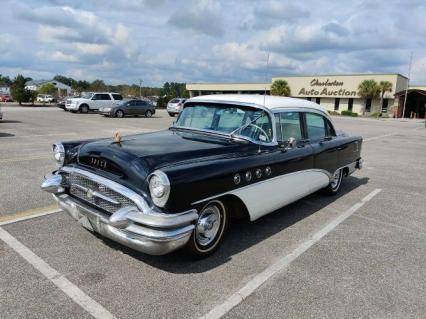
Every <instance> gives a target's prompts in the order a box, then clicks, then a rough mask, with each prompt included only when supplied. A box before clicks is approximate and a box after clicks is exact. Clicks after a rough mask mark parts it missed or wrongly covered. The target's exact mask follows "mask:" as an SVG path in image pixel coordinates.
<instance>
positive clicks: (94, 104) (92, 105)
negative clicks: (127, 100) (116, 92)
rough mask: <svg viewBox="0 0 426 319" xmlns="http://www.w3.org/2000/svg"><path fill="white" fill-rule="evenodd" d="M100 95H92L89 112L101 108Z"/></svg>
mask: <svg viewBox="0 0 426 319" xmlns="http://www.w3.org/2000/svg"><path fill="white" fill-rule="evenodd" d="M101 95H102V94H100V93H96V94H93V96H92V102H91V103H90V109H91V110H98V109H99V108H100V107H101V103H102V100H101Z"/></svg>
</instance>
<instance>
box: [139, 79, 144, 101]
mask: <svg viewBox="0 0 426 319" xmlns="http://www.w3.org/2000/svg"><path fill="white" fill-rule="evenodd" d="M142 83H143V81H142V80H139V98H140V99H141V100H142Z"/></svg>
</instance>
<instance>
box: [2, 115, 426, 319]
mask: <svg viewBox="0 0 426 319" xmlns="http://www.w3.org/2000/svg"><path fill="white" fill-rule="evenodd" d="M3 112H4V120H3V121H2V122H0V149H1V151H0V239H2V240H0V317H1V318H28V317H31V318H48V317H49V318H51V317H60V318H76V317H78V318H90V317H97V318H106V317H108V316H110V317H116V318H199V317H202V316H206V317H208V318H218V317H219V316H222V315H223V316H224V317H226V318H284V317H289V318H301V317H312V318H318V317H331V318H342V317H351V318H353V317H356V318H358V317H374V318H408V317H410V318H425V317H426V196H425V189H426V178H425V176H426V129H425V126H424V125H425V124H424V121H420V120H414V121H411V120H404V121H401V120H375V119H353V118H335V121H334V122H335V125H336V127H337V129H340V130H343V131H346V132H348V133H350V134H359V135H362V136H363V137H364V144H363V148H362V155H363V158H364V159H365V167H364V169H363V170H361V171H357V172H356V173H355V174H354V175H352V176H351V177H349V178H347V179H345V180H344V182H343V185H342V188H341V192H340V193H339V195H338V196H336V197H324V196H323V195H321V194H313V195H311V196H309V197H306V198H304V199H302V200H300V201H298V202H296V203H294V204H292V205H289V206H287V207H285V208H283V209H280V210H279V211H277V212H275V213H272V214H270V215H267V216H265V217H264V218H261V219H260V220H258V221H256V222H254V223H247V222H244V221H234V222H232V223H231V225H230V229H229V231H228V235H227V237H226V239H225V242H224V244H223V246H222V247H221V249H220V250H219V251H218V252H217V253H216V254H215V255H213V256H212V257H210V258H208V259H205V260H202V261H197V262H194V261H188V260H185V259H184V258H183V257H181V256H180V255H179V254H176V253H175V254H171V255H167V256H159V257H158V256H157V257H155V256H148V255H144V254H140V253H137V252H134V251H131V250H129V249H126V248H124V247H121V246H119V245H117V244H115V243H114V242H111V241H108V240H103V239H102V238H100V237H98V236H95V235H93V234H91V233H90V232H88V231H86V230H84V229H83V228H82V227H80V226H79V225H78V224H77V223H76V222H74V220H72V219H71V218H70V217H68V216H67V215H66V214H65V213H63V212H55V213H50V214H46V215H42V214H44V213H46V212H53V211H55V206H54V205H53V204H54V202H53V199H51V198H50V196H48V195H47V194H45V193H43V192H42V191H41V190H40V189H39V184H40V182H41V180H42V178H43V176H44V175H45V174H46V173H49V172H50V171H52V170H54V169H55V164H54V162H53V160H52V155H51V144H52V143H53V142H56V141H60V140H74V139H83V138H93V137H106V136H112V135H113V133H114V132H115V131H117V130H118V131H120V132H121V133H122V135H126V134H133V133H137V132H142V133H143V132H149V131H154V130H159V129H165V128H167V127H168V126H169V125H170V123H171V122H172V121H173V119H172V118H170V117H169V116H168V115H167V113H166V112H165V111H161V110H160V111H158V112H157V114H156V115H155V116H154V117H153V118H149V119H148V118H143V117H140V118H124V119H114V118H103V117H101V116H99V115H97V114H71V113H68V112H64V111H62V110H60V109H57V108H52V107H50V108H49V107H46V108H31V107H26V108H19V107H4V108H3ZM37 214H40V215H42V216H38V217H35V218H28V217H31V216H32V217H33V216H37ZM26 218H28V219H26ZM19 219H22V220H19ZM66 292H68V293H66ZM70 295H71V296H73V297H71V296H70Z"/></svg>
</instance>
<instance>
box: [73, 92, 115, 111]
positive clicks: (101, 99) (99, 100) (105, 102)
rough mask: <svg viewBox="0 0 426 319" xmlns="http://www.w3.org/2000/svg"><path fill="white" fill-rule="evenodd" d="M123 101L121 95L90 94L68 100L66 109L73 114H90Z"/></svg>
mask: <svg viewBox="0 0 426 319" xmlns="http://www.w3.org/2000/svg"><path fill="white" fill-rule="evenodd" d="M122 99H123V97H122V96H121V94H119V93H110V92H94V93H93V92H90V93H86V94H85V95H83V96H82V97H80V98H73V99H67V102H66V104H65V108H66V109H67V110H68V111H71V112H80V113H88V112H89V111H97V110H99V108H101V107H113V106H115V105H117V103H118V102H119V101H121V100H122Z"/></svg>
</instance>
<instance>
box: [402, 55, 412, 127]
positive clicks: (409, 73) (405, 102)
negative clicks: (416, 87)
mask: <svg viewBox="0 0 426 319" xmlns="http://www.w3.org/2000/svg"><path fill="white" fill-rule="evenodd" d="M412 62H413V52H411V54H410V64H409V65H408V79H407V86H406V87H405V96H404V106H403V108H402V115H401V118H402V119H403V118H404V114H405V104H407V95H408V85H409V84H410V77H411V63H412Z"/></svg>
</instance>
